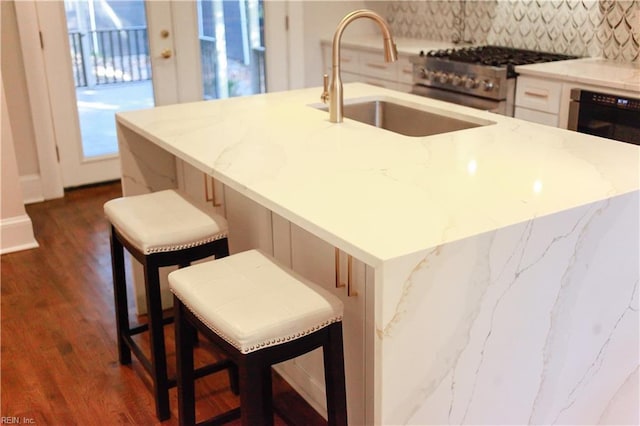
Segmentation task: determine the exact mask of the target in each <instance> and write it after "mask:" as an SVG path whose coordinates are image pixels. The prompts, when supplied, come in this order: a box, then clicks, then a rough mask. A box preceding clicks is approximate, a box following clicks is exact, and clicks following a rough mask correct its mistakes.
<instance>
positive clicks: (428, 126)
mask: <svg viewBox="0 0 640 426" xmlns="http://www.w3.org/2000/svg"><path fill="white" fill-rule="evenodd" d="M314 106H315V107H316V108H319V109H324V110H327V107H326V105H322V104H320V105H314ZM343 111H344V117H345V118H350V119H352V120H356V121H359V122H361V123H365V124H369V125H371V126H376V127H378V128H381V129H385V130H389V131H391V132H394V133H399V134H401V135H405V136H414V137H420V136H431V135H437V134H440V133H449V132H455V131H457V130H465V129H472V128H474V127H480V126H486V125H489V124H495V123H494V122H492V121H488V120H483V119H479V118H475V117H470V116H466V115H462V114H458V113H453V112H449V111H445V110H441V109H437V108H430V107H426V106H423V105H418V104H412V103H410V102H405V101H396V100H392V99H391V98H386V97H385V98H379V99H372V98H367V99H354V100H351V101H349V102H347V101H345V103H344V108H343Z"/></svg>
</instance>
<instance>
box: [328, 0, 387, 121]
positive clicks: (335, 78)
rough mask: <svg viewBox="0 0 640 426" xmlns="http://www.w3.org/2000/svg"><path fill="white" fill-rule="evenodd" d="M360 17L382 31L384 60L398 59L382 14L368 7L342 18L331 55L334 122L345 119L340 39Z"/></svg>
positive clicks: (331, 91)
mask: <svg viewBox="0 0 640 426" xmlns="http://www.w3.org/2000/svg"><path fill="white" fill-rule="evenodd" d="M359 18H369V19H372V20H373V21H374V22H375V23H376V24H378V26H379V27H380V30H381V31H382V36H383V38H384V60H385V61H387V62H394V61H395V60H396V59H398V52H397V50H396V44H395V42H394V41H393V36H392V35H391V30H390V29H389V24H387V21H385V20H384V18H383V17H382V16H380V15H379V14H377V13H376V12H374V11H372V10H368V9H360V10H355V11H353V12H351V13H349V14H348V15H347V16H345V17H344V18H342V21H340V23H339V24H338V27H337V28H336V32H335V34H334V35H333V52H332V55H331V59H332V64H331V85H330V88H329V121H331V122H332V123H342V120H343V112H342V110H343V106H344V99H343V98H344V97H343V93H342V78H341V77H340V41H341V39H342V33H343V32H344V30H345V28H346V27H347V25H349V24H350V23H351V22H353V21H355V20H356V19H359Z"/></svg>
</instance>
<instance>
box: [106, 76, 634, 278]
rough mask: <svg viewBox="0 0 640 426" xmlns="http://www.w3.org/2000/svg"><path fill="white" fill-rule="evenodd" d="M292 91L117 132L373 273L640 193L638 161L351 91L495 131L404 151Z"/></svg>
mask: <svg viewBox="0 0 640 426" xmlns="http://www.w3.org/2000/svg"><path fill="white" fill-rule="evenodd" d="M320 92H321V89H319V88H312V89H303V90H295V91H288V92H278V93H270V94H265V95H259V96H250V97H239V98H232V99H225V100H216V101H203V102H195V103H185V104H177V105H170V106H162V107H156V108H153V109H147V110H138V111H129V112H121V113H118V114H117V121H118V122H119V123H120V124H121V125H123V126H125V127H128V128H131V129H132V130H134V131H136V132H138V133H140V134H142V135H143V136H144V137H146V138H148V139H149V140H151V141H152V142H154V143H155V144H157V145H158V146H160V147H161V148H163V149H165V150H167V151H169V152H170V153H172V154H174V155H175V156H176V157H179V158H181V159H182V160H185V161H187V162H188V163H190V164H192V165H194V166H195V167H197V168H198V169H200V170H201V171H203V172H205V173H208V174H209V175H211V176H213V177H215V178H217V179H219V180H220V181H222V182H223V183H224V184H226V185H229V186H230V187H232V188H233V189H235V190H237V191H239V192H241V193H243V194H244V195H246V196H248V197H249V198H252V199H254V201H256V202H259V203H260V204H262V205H264V206H265V207H267V208H269V209H270V210H272V211H274V212H276V213H278V214H279V215H281V216H283V217H284V218H286V219H288V220H290V221H292V222H293V223H296V224H298V225H299V226H302V227H304V228H306V229H307V230H309V231H310V232H313V233H315V234H316V235H317V236H319V237H320V238H322V239H324V240H325V241H327V242H329V243H331V244H333V245H335V246H336V247H339V248H341V249H342V250H345V251H346V252H348V253H350V254H352V255H354V256H356V257H357V258H359V259H361V260H362V261H364V262H366V263H368V264H370V265H371V266H374V267H378V266H380V265H382V264H383V263H384V262H385V261H387V260H390V259H395V258H399V257H402V256H406V255H408V254H411V253H416V252H418V251H422V250H425V249H428V248H431V247H437V246H440V245H442V244H446V243H448V242H452V241H456V240H460V239H463V238H466V237H470V236H474V235H479V234H481V233H484V232H488V231H492V230H496V229H501V228H504V227H507V226H509V225H513V224H516V223H521V222H524V221H528V220H532V219H535V218H538V217H542V216H545V215H551V214H553V213H556V212H560V211H565V210H568V209H571V208H574V207H577V206H582V205H585V204H587V203H592V202H595V201H599V200H606V199H609V198H612V197H615V196H617V195H621V194H625V193H628V192H632V191H637V190H638V189H639V187H640V181H639V162H640V147H638V146H634V145H631V144H626V143H622V142H616V141H613V140H608V139H602V138H599V137H595V136H589V135H585V134H580V133H575V132H570V131H567V130H562V129H557V128H552V127H549V126H542V125H537V124H534V123H529V122H525V121H521V120H518V119H514V118H510V117H505V116H501V115H497V114H492V113H489V112H484V111H479V110H475V109H471V108H466V107H462V106H458V105H454V104H449V103H445V102H440V101H436V100H432V99H428V98H424V97H418V96H414V95H411V94H405V93H400V92H395V91H391V90H386V89H381V88H378V87H373V86H369V85H366V84H362V83H352V84H347V85H345V88H344V93H345V102H352V101H353V100H354V99H358V98H371V97H385V98H392V99H395V100H397V101H399V102H401V103H405V104H415V105H416V106H417V107H418V108H423V109H426V110H430V111H436V112H437V111H439V112H441V113H442V114H445V115H447V116H454V117H455V116H460V115H462V116H467V117H470V118H471V119H473V120H476V121H478V120H479V121H486V122H491V123H493V124H490V125H486V126H482V127H477V128H473V129H467V130H462V131H457V132H452V133H447V134H440V135H435V136H428V137H407V136H402V135H399V134H396V133H392V132H389V131H385V130H381V129H377V128H375V127H372V126H369V125H366V124H362V123H359V122H356V121H353V120H349V119H345V120H344V123H342V124H333V123H330V122H329V120H328V113H327V112H325V111H321V110H318V109H316V108H314V107H312V106H310V105H311V104H316V103H317V99H318V97H319V94H320Z"/></svg>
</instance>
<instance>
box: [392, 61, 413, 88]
mask: <svg viewBox="0 0 640 426" xmlns="http://www.w3.org/2000/svg"><path fill="white" fill-rule="evenodd" d="M396 66H397V68H398V78H397V80H398V81H399V82H400V83H407V84H413V64H412V63H411V62H409V57H407V56H403V57H400V58H398V62H397V65H396Z"/></svg>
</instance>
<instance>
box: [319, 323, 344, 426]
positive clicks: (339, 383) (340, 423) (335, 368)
mask: <svg viewBox="0 0 640 426" xmlns="http://www.w3.org/2000/svg"><path fill="white" fill-rule="evenodd" d="M327 332H328V341H327V342H326V343H325V344H324V345H323V351H322V352H323V355H324V379H325V384H326V394H327V417H328V424H329V426H346V424H347V394H346V385H345V377H344V350H343V344H342V323H341V322H337V323H334V324H331V325H330V326H329V327H328V330H327Z"/></svg>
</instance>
